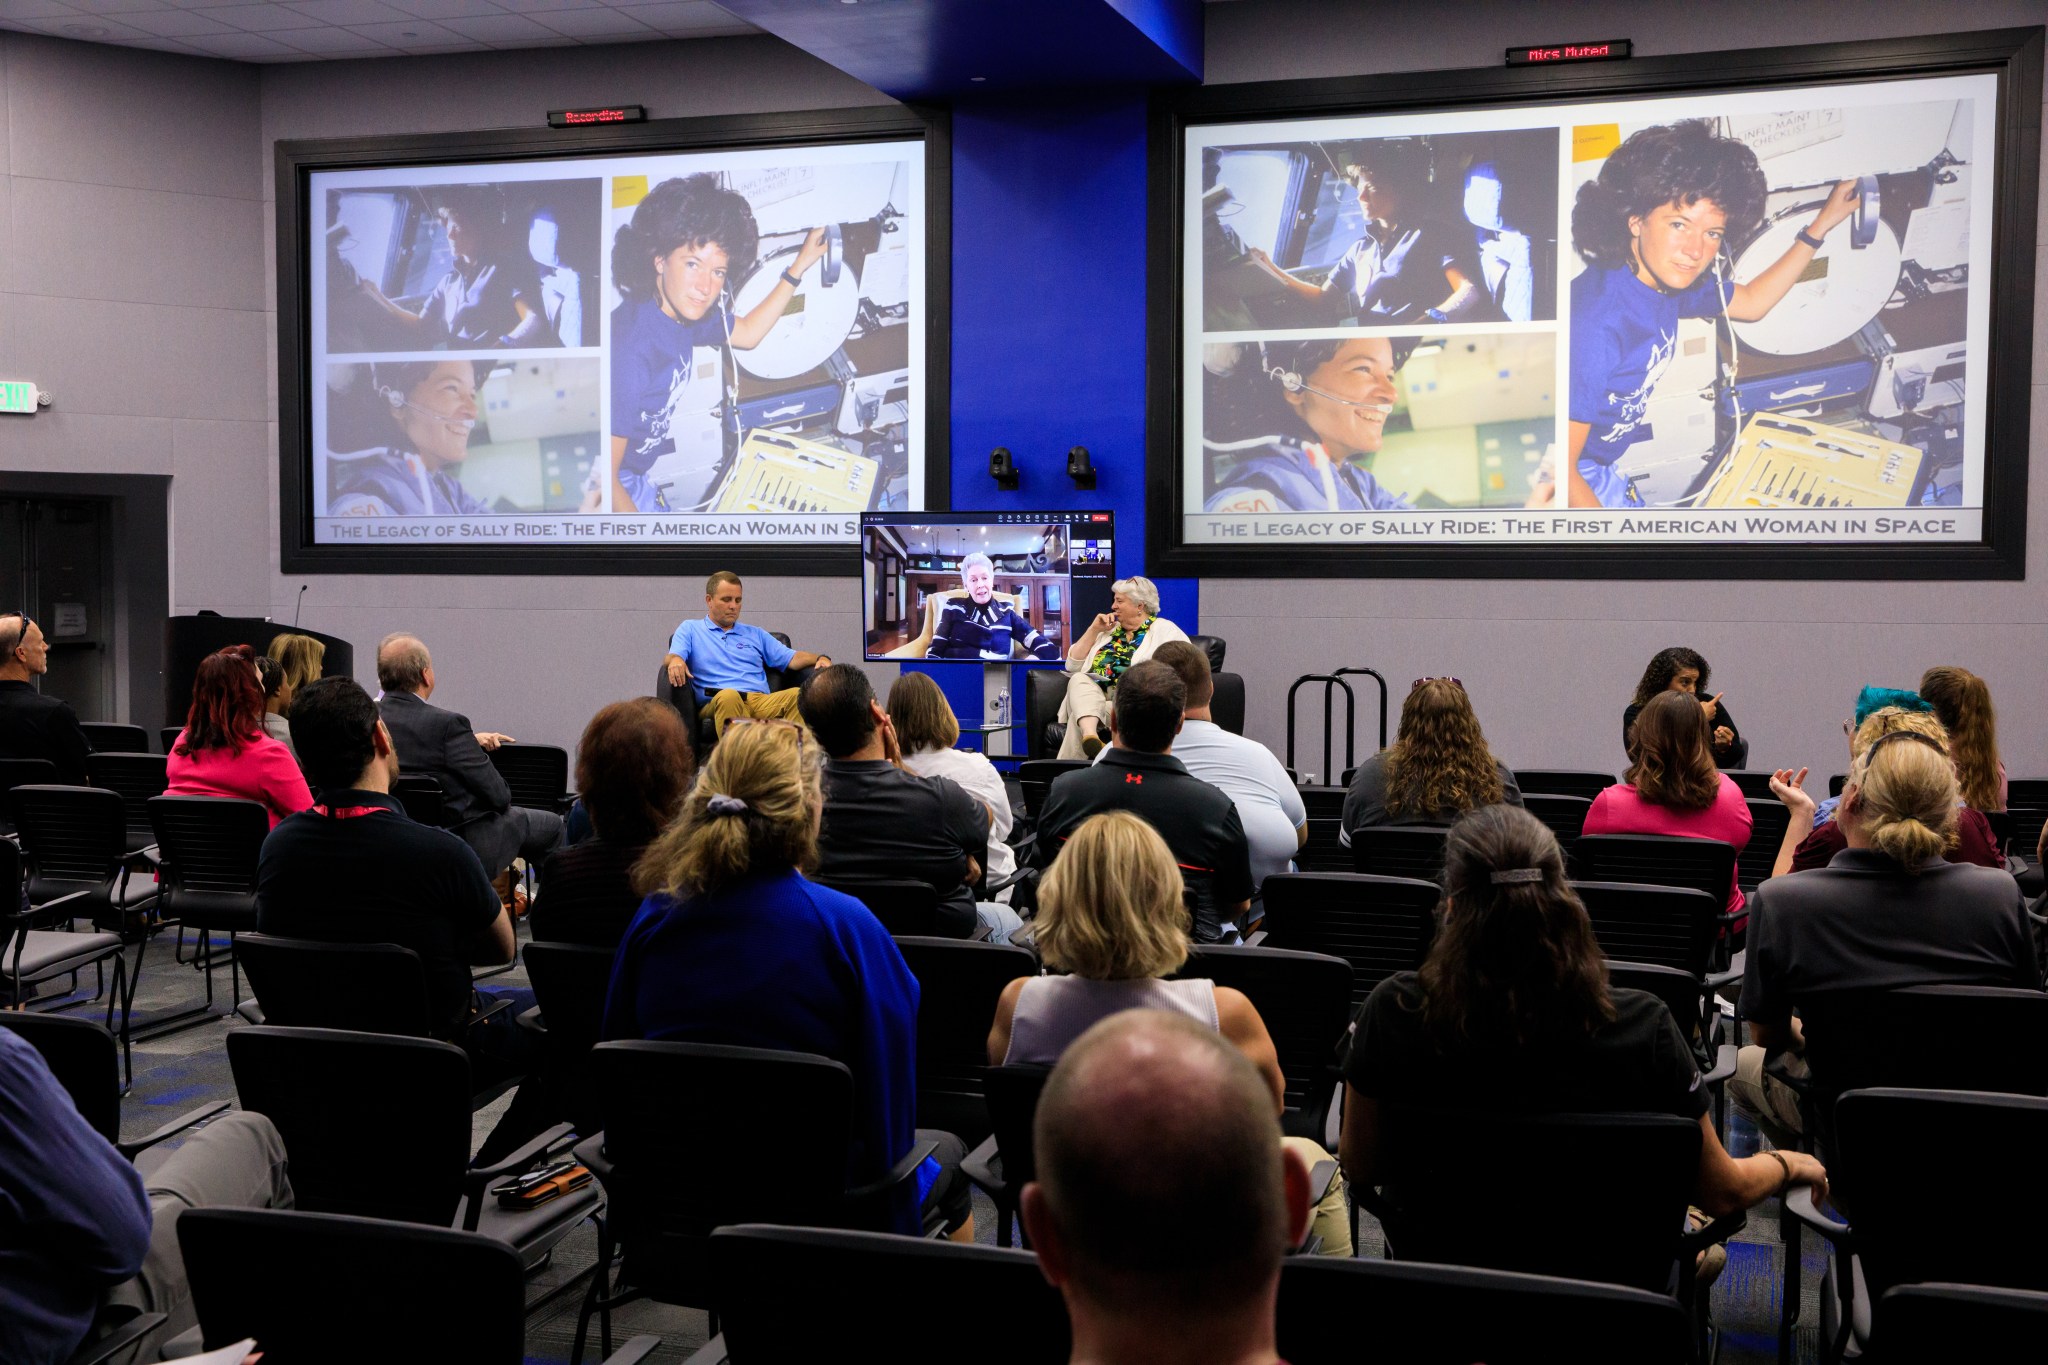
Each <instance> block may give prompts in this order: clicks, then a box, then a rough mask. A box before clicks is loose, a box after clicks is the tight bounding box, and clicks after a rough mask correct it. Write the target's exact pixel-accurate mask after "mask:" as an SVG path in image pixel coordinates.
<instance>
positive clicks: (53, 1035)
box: [0, 854, 228, 1161]
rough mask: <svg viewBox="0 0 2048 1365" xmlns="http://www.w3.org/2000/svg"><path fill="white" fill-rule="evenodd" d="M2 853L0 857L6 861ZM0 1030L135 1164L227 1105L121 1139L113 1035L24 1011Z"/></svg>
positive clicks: (0, 1020) (117, 1051) (1, 1013)
mask: <svg viewBox="0 0 2048 1365" xmlns="http://www.w3.org/2000/svg"><path fill="white" fill-rule="evenodd" d="M4 856H5V855H4V854H0V857H4ZM0 1028H9V1029H13V1030H14V1031H15V1032H16V1033H17V1034H19V1035H21V1039H22V1041H23V1042H25V1043H27V1044H29V1045H30V1046H31V1047H33V1048H35V1050H36V1051H37V1052H39V1053H41V1054H42V1057H43V1060H44V1061H45V1062H47V1063H48V1064H49V1067H50V1072H51V1074H52V1075H54V1076H55V1077H56V1078H57V1083H58V1084H59V1085H61V1086H63V1087H64V1092H65V1093H66V1094H67V1095H69V1096H70V1097H71V1102H72V1103H73V1104H75V1105H77V1106H78V1113H79V1117H81V1118H83V1119H84V1120H85V1121H86V1122H87V1123H88V1124H91V1125H92V1130H93V1131H94V1132H96V1133H98V1134H99V1135H100V1136H101V1137H103V1138H105V1139H106V1140H107V1141H108V1142H111V1143H113V1144H114V1146H115V1148H116V1149H117V1150H118V1151H119V1152H120V1153H121V1155H122V1156H125V1157H127V1158H128V1159H129V1160H130V1161H133V1160H134V1159H135V1158H136V1157H137V1156H139V1155H140V1154H141V1153H143V1152H146V1151H148V1150H149V1149H150V1148H152V1147H154V1146H156V1145H157V1144H158V1143H160V1142H163V1141H165V1140H166V1139H168V1138H173V1137H176V1136H178V1134H180V1133H182V1132H184V1131H185V1130H186V1129H188V1128H191V1127H193V1126H194V1125H196V1124H200V1123H204V1122H205V1121H206V1120H208V1119H210V1118H212V1117H213V1116H214V1115H216V1114H218V1113H220V1112H221V1111H223V1110H225V1109H226V1108H227V1107H228V1102H227V1101H226V1100H214V1101H212V1102H211V1103H208V1104H202V1105H200V1106H198V1107H197V1108H195V1109H188V1110H187V1111H185V1112H184V1113H183V1114H180V1115H179V1116H178V1117H177V1118H174V1119H172V1120H171V1121H170V1122H168V1123H161V1124H158V1125H157V1126H156V1127H155V1128H153V1129H151V1130H150V1131H149V1132H148V1133H146V1134H145V1135H143V1136H142V1137H139V1138H135V1139H133V1140H132V1141H126V1142H124V1141H122V1139H121V1094H122V1091H123V1088H124V1086H123V1082H122V1080H121V1047H120V1042H119V1040H117V1039H116V1038H115V1037H114V1035H113V1034H112V1033H110V1032H108V1031H107V1029H106V1028H105V1027H104V1026H103V1025H100V1024H96V1023H94V1022H93V1021H92V1020H90V1019H78V1018H74V1017H70V1016H67V1015H61V1014H34V1013H29V1012H26V1011H22V1010H0Z"/></svg>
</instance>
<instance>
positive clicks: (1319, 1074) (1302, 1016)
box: [1175, 944, 1352, 1143]
mask: <svg viewBox="0 0 2048 1365" xmlns="http://www.w3.org/2000/svg"><path fill="white" fill-rule="evenodd" d="M1175 975H1176V976H1181V977H1207V978H1208V979H1209V980H1211V981H1214V982H1215V983H1216V984H1217V985H1219V986H1228V987H1230V988H1231V989H1232V990H1236V991H1242V992H1243V993H1244V995H1245V996H1246V998H1248V999H1249V1000H1250V1001H1251V1002H1252V1008H1253V1009H1256V1010H1257V1011H1258V1012H1259V1018H1260V1019H1262V1020H1264V1021H1265V1024H1266V1032H1267V1033H1268V1034H1270V1035H1271V1036H1272V1039H1273V1050H1274V1051H1275V1052H1276V1053H1277V1054H1278V1055H1279V1061H1280V1075H1281V1079H1282V1080H1283V1081H1284V1082H1285V1086H1286V1089H1285V1092H1284V1104H1285V1106H1286V1108H1285V1111H1284V1112H1283V1113H1282V1115H1281V1120H1280V1123H1281V1127H1282V1128H1283V1129H1285V1130H1286V1132H1287V1133H1288V1134H1289V1135H1290V1136H1293V1137H1305V1138H1308V1139H1310V1140H1311V1141H1314V1142H1319V1143H1321V1142H1327V1141H1328V1129H1329V1126H1330V1111H1331V1109H1332V1107H1333V1106H1334V1105H1335V1104H1336V1102H1337V1082H1338V1081H1339V1080H1341V1079H1342V1075H1341V1073H1339V1071H1338V1070H1337V1047H1338V1044H1339V1043H1340V1042H1342V1041H1343V1039H1344V1031H1345V1026H1346V1024H1348V1023H1349V1022H1350V1019H1351V975H1352V973H1351V964H1350V963H1349V962H1347V961H1345V960H1344V959H1343V958H1341V957H1331V956H1328V955H1326V954H1323V953H1299V952H1290V951H1288V950H1287V949H1285V948H1241V947H1235V946H1232V947H1224V946H1221V945H1214V944H1211V945H1201V944H1198V945H1196V946H1195V947H1194V948H1193V949H1192V950H1191V951H1190V952H1189V953H1188V960H1187V963H1186V965H1185V966H1183V967H1182V968H1181V969H1180V971H1179V972H1177V973H1175Z"/></svg>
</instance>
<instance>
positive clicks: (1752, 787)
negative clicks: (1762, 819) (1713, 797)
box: [1721, 768, 1778, 801]
mask: <svg viewBox="0 0 2048 1365" xmlns="http://www.w3.org/2000/svg"><path fill="white" fill-rule="evenodd" d="M1721 776H1723V777H1725V778H1727V779H1728V780H1729V781H1730V782H1733V783H1734V784H1735V786H1736V789H1737V790H1739V791H1740V792H1741V793H1742V794H1743V796H1744V797H1745V798H1747V799H1749V800H1752V801H1775V800H1777V799H1778V798H1776V797H1775V796H1772V795H1771V773H1770V771H1769V770H1768V769H1765V768H1723V769H1721Z"/></svg>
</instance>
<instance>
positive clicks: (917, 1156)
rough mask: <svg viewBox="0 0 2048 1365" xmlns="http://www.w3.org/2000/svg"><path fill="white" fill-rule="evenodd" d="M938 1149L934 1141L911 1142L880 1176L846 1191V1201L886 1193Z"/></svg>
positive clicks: (915, 1172) (905, 1178) (855, 1200)
mask: <svg viewBox="0 0 2048 1365" xmlns="http://www.w3.org/2000/svg"><path fill="white" fill-rule="evenodd" d="M938 1150H939V1144H938V1143H936V1142H931V1141H926V1142H914V1143H912V1144H911V1145H910V1150H909V1151H907V1152H905V1153H904V1154H903V1155H902V1156H900V1157H898V1158H897V1159H896V1164H895V1165H894V1166H891V1167H890V1168H889V1169H888V1170H887V1171H885V1172H883V1173H882V1175H881V1176H879V1177H878V1178H876V1179H874V1180H870V1181H869V1182H868V1183H867V1184H865V1185H856V1186H854V1187H853V1188H852V1189H850V1190H848V1191H847V1192H846V1200H847V1202H848V1203H855V1202H857V1201H859V1200H862V1199H873V1198H874V1197H875V1196H877V1195H881V1194H887V1193H888V1192H889V1191H890V1190H893V1189H895V1188H896V1187H897V1186H898V1185H901V1184H902V1183H903V1182H904V1181H906V1180H909V1179H911V1178H912V1177H914V1176H915V1175H916V1174H917V1168H918V1167H919V1166H922V1165H923V1164H924V1159H925V1158H926V1157H928V1156H930V1155H931V1154H932V1153H933V1152H936V1151H938Z"/></svg>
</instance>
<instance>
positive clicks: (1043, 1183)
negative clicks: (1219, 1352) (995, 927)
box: [1034, 1010, 1290, 1316]
mask: <svg viewBox="0 0 2048 1365" xmlns="http://www.w3.org/2000/svg"><path fill="white" fill-rule="evenodd" d="M1034 1136H1035V1145H1036V1147H1037V1159H1038V1190H1039V1197H1038V1201H1037V1202H1038V1204H1039V1206H1040V1207H1039V1210H1038V1211H1039V1212H1040V1213H1041V1215H1042V1216H1043V1217H1044V1218H1046V1219H1049V1220H1050V1222H1051V1223H1052V1225H1053V1227H1052V1230H1053V1232H1054V1233H1055V1235H1056V1237H1057V1240H1058V1242H1059V1244H1060V1247H1061V1251H1062V1259H1063V1261H1064V1262H1065V1264H1066V1266H1067V1268H1068V1279H1067V1282H1066V1283H1065V1284H1063V1286H1062V1287H1063V1288H1064V1289H1066V1290H1067V1291H1068V1292H1069V1293H1076V1294H1080V1295H1081V1296H1083V1297H1084V1298H1086V1299H1088V1300H1090V1301H1091V1302H1093V1303H1095V1304H1099V1305H1102V1306H1103V1307H1104V1308H1112V1307H1117V1308H1120V1309H1122V1310H1124V1311H1128V1310H1130V1309H1134V1308H1135V1309H1141V1310H1142V1309H1155V1310H1161V1311H1166V1312H1188V1313H1199V1314H1202V1315H1204V1316H1213V1315H1215V1314H1218V1313H1219V1312H1229V1311H1230V1310H1232V1309H1233V1308H1236V1307H1243V1308H1245V1309H1247V1310H1249V1309H1250V1308H1252V1307H1253V1306H1255V1305H1256V1304H1258V1303H1259V1302H1262V1301H1263V1302H1265V1303H1266V1304H1268V1305H1270V1302H1271V1284H1272V1279H1273V1276H1274V1275H1276V1274H1278V1272H1279V1269H1280V1258H1281V1256H1282V1254H1283V1253H1284V1251H1285V1249H1286V1244H1287V1241H1288V1236H1289V1231H1290V1229H1289V1227H1288V1222H1289V1213H1288V1196H1287V1192H1286V1186H1285V1181H1284V1178H1283V1175H1282V1165H1281V1155H1280V1126H1279V1125H1278V1124H1277V1123H1275V1122H1274V1120H1273V1092H1272V1091H1271V1090H1269V1089H1268V1088H1267V1086H1266V1083H1265V1081H1264V1080H1263V1079H1261V1078H1260V1076H1259V1073H1258V1072H1257V1070H1255V1069H1254V1068H1253V1066H1252V1064H1251V1063H1250V1062H1248V1061H1246V1060H1245V1058H1244V1056H1243V1054H1242V1053H1240V1052H1239V1051H1238V1050H1237V1049H1236V1048H1234V1047H1232V1046H1231V1045H1230V1044H1229V1043H1227V1042H1225V1041H1224V1040H1223V1038H1222V1037H1221V1036H1220V1035H1218V1034H1217V1033H1216V1032H1215V1030H1213V1029H1205V1028H1202V1027H1201V1026H1200V1025H1198V1024H1196V1023H1195V1022H1194V1021H1192V1020H1190V1019H1187V1018H1184V1017H1182V1016H1180V1015H1177V1014H1168V1013H1165V1012H1163V1011H1159V1010H1129V1011H1126V1012H1124V1013H1122V1014H1116V1015H1112V1016H1111V1017H1110V1018H1108V1019H1105V1020H1103V1021H1102V1022H1101V1023H1099V1024H1097V1025H1096V1026H1095V1027H1094V1028H1091V1029H1089V1030H1088V1031H1087V1032H1086V1033H1084V1034H1082V1035H1081V1037H1080V1038H1079V1039H1078V1040H1076V1041H1075V1043H1074V1044H1073V1046H1071V1047H1069V1048H1068V1049H1067V1051H1066V1053H1065V1055H1063V1056H1062V1057H1061V1058H1060V1064H1059V1065H1058V1066H1057V1067H1055V1068H1054V1069H1053V1073H1052V1076H1051V1078H1050V1079H1048V1080H1047V1082H1046V1087H1045V1094H1044V1097H1043V1098H1042V1099H1041V1100H1040V1102H1039V1106H1038V1116H1037V1120H1036V1123H1035V1124H1034Z"/></svg>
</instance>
